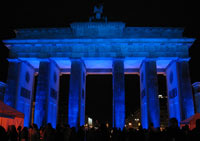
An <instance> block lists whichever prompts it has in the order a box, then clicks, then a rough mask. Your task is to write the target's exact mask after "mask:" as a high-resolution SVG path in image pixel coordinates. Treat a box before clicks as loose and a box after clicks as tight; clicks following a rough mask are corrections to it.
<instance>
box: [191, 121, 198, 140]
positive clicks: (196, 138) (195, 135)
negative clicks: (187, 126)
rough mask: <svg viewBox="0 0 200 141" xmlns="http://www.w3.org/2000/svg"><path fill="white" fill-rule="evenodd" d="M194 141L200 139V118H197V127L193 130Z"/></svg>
mask: <svg viewBox="0 0 200 141" xmlns="http://www.w3.org/2000/svg"><path fill="white" fill-rule="evenodd" d="M191 137H192V138H191V140H192V141H199V139H200V119H197V120H196V127H195V128H194V129H193V130H192V133H191Z"/></svg>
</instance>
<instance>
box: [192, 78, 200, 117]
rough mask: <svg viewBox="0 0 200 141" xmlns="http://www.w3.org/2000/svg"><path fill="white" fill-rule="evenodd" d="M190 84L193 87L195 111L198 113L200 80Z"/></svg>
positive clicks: (199, 107) (199, 110)
mask: <svg viewBox="0 0 200 141" xmlns="http://www.w3.org/2000/svg"><path fill="white" fill-rule="evenodd" d="M192 86H193V88H194V97H195V107H196V112H197V113H200V82H195V83H193V84H192Z"/></svg>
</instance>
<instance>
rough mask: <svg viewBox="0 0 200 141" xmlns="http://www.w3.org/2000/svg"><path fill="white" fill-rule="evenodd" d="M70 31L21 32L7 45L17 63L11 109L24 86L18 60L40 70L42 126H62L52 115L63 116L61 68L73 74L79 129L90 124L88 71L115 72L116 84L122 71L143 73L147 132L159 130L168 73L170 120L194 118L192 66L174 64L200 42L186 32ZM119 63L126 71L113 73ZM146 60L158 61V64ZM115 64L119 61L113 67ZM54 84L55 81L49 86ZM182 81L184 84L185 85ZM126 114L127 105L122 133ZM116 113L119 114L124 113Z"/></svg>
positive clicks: (79, 27)
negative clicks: (160, 80)
mask: <svg viewBox="0 0 200 141" xmlns="http://www.w3.org/2000/svg"><path fill="white" fill-rule="evenodd" d="M70 26H71V27H70V28H69V27H68V28H30V29H18V32H17V36H16V38H15V39H9V40H4V41H3V42H4V43H5V44H6V46H7V47H8V48H9V49H10V58H9V60H11V64H10V68H11V69H9V73H8V88H9V89H7V96H5V102H6V103H7V104H9V105H11V106H12V107H15V106H16V101H17V100H18V99H19V98H18V96H17V94H16V93H18V92H16V90H17V89H18V85H19V84H18V81H19V77H18V75H19V74H20V70H19V68H20V67H19V64H18V63H17V62H16V63H13V64H12V60H19V59H20V60H23V61H26V62H28V63H29V64H31V65H32V66H33V67H34V69H35V71H36V72H39V78H38V86H37V92H36V94H37V95H36V107H35V115H34V117H35V119H34V122H35V123H37V124H38V125H39V126H41V125H44V124H45V123H47V122H50V123H52V125H53V126H54V127H55V124H56V122H55V121H56V117H55V116H52V115H56V113H57V110H56V109H57V106H56V105H57V102H56V98H57V99H58V95H56V94H57V93H58V85H59V84H58V82H59V78H58V76H59V75H58V74H57V73H58V69H57V68H58V67H59V69H60V72H61V73H68V74H69V73H70V72H71V78H70V79H71V80H70V93H69V95H70V96H69V115H68V118H69V119H68V120H69V124H70V126H74V127H77V126H79V125H83V124H84V118H85V106H84V105H85V75H86V72H87V74H112V73H113V76H116V79H118V77H117V76H118V73H119V74H122V71H123V72H124V73H137V74H139V73H140V75H141V79H140V82H141V109H142V110H141V112H142V117H141V118H142V125H143V127H144V128H148V124H149V123H150V122H153V123H154V126H155V127H159V123H158V122H159V116H158V114H159V110H158V109H159V104H158V100H157V97H156V94H157V82H156V81H157V79H156V73H166V74H167V85H168V96H169V101H168V102H169V113H170V117H176V118H177V119H178V120H179V121H181V120H182V119H184V118H186V117H189V116H190V115H192V114H193V106H192V104H193V102H192V97H191V88H190V80H189V72H188V65H187V63H185V62H184V61H183V62H179V63H177V64H174V63H172V64H171V65H169V64H170V63H171V62H173V61H176V60H177V59H188V57H189V53H188V48H189V47H190V46H191V45H192V43H193V42H194V40H195V39H193V38H184V37H183V36H182V33H183V30H184V29H183V28H162V27H125V24H124V23H122V22H108V23H101V22H100V23H98V22H95V23H92V22H89V23H72V24H71V25H70ZM72 58H78V59H81V61H80V60H78V59H77V60H76V59H75V60H74V59H72ZM116 58H124V64H123V65H124V68H123V70H122V69H121V70H120V71H119V72H118V71H115V69H114V68H115V67H114V68H112V61H113V60H115V59H116ZM49 59H50V60H51V61H53V62H54V63H56V64H57V65H55V64H54V65H55V66H52V65H50V64H49V63H48V62H44V60H49ZM146 59H153V60H154V61H156V63H155V62H151V61H146ZM143 61H144V63H142V62H143ZM117 62H118V61H117ZM119 62H120V61H119ZM39 64H40V68H39ZM83 64H85V65H83ZM114 64H115V61H114V63H113V66H115V65H114ZM116 64H118V63H116ZM119 64H120V65H122V63H119ZM141 64H142V65H141ZM120 65H119V66H120ZM167 66H168V67H167ZM53 68H55V69H53ZM166 68H167V69H166ZM156 69H157V72H156ZM165 70H166V72H165ZM13 73H15V74H17V75H14V74H13ZM25 74H26V72H25ZM56 74H57V75H56ZM56 78H58V79H56ZM114 79H115V78H113V81H114ZM150 80H151V81H152V82H150ZM25 81H26V82H28V81H29V82H30V81H31V77H30V76H29V75H25ZM49 81H51V82H50V83H48V82H49ZM122 81H124V80H121V81H119V82H118V80H116V82H113V87H117V86H119V89H120V90H122V91H124V90H123V89H124V88H123V87H124V86H122V85H120V84H121V83H122ZM181 81H183V83H180V82H181ZM54 85H55V86H54ZM114 85H116V86H114ZM75 88H76V89H75ZM27 90H30V89H26V88H22V89H21V91H23V94H22V96H24V97H27V93H28V91H27ZM115 91H116V93H117V94H120V93H123V92H117V91H118V90H117V88H116V90H113V92H115ZM186 93H187V94H186ZM116 98H117V96H116ZM123 99H124V97H123V96H122V99H121V100H122V101H124V100H123ZM113 101H115V100H114V99H113ZM116 101H117V100H116ZM152 101H153V102H152ZM113 103H114V106H113V108H116V107H115V106H117V105H120V102H117V104H115V103H116V102H113ZM121 105H123V102H122V103H121ZM154 106H155V107H154ZM19 107H21V106H19ZM22 107H23V106H22ZM152 107H154V108H152ZM122 109H123V106H121V107H119V110H121V111H122V114H120V117H119V118H118V117H117V116H113V122H114V124H113V126H116V127H119V128H122V122H124V121H123V120H121V121H120V122H119V119H123V118H124V117H123V116H124V114H123V110H122ZM113 113H114V114H119V112H118V111H116V112H115V111H113ZM156 120H157V121H156ZM123 124H124V123H123ZM123 126H124V125H123Z"/></svg>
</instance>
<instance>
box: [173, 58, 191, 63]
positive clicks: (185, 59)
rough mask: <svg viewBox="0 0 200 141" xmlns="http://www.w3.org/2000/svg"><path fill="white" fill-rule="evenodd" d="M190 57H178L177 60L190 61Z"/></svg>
mask: <svg viewBox="0 0 200 141" xmlns="http://www.w3.org/2000/svg"><path fill="white" fill-rule="evenodd" d="M190 59H191V58H190V57H188V58H177V60H176V61H177V62H189V61H190Z"/></svg>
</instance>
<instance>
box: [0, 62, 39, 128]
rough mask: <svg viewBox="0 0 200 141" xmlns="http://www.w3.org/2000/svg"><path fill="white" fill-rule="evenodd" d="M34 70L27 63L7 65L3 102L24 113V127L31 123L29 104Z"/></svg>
mask: <svg viewBox="0 0 200 141" xmlns="http://www.w3.org/2000/svg"><path fill="white" fill-rule="evenodd" d="M34 73H35V70H34V68H33V67H32V66H31V65H30V64H29V63H27V62H21V61H13V62H10V63H9V71H8V80H7V85H8V87H7V89H6V94H5V98H4V102H5V103H6V104H8V105H9V106H11V107H13V108H15V109H17V110H18V111H20V112H22V113H24V115H25V116H24V126H27V127H28V126H29V125H30V121H31V117H30V116H31V102H32V92H33V84H34Z"/></svg>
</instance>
